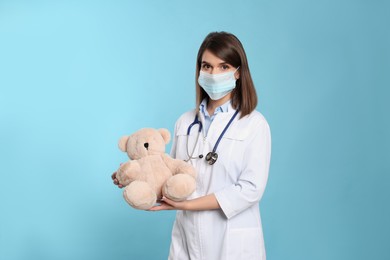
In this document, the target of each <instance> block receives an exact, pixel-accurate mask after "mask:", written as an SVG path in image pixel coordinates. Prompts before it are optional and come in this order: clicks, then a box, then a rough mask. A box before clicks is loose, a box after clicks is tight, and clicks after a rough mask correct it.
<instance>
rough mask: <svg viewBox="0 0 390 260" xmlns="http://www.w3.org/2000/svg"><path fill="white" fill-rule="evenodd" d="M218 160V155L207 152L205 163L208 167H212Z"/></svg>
mask: <svg viewBox="0 0 390 260" xmlns="http://www.w3.org/2000/svg"><path fill="white" fill-rule="evenodd" d="M217 159H218V154H217V153H216V152H209V153H208V154H207V155H206V161H207V163H208V164H209V165H213V164H214V163H215V162H216V161H217Z"/></svg>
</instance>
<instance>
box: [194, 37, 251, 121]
mask: <svg viewBox="0 0 390 260" xmlns="http://www.w3.org/2000/svg"><path fill="white" fill-rule="evenodd" d="M205 50H208V51H210V52H211V53H212V54H214V55H215V56H217V57H218V58H220V59H222V60H224V61H225V62H227V63H228V64H230V65H232V66H233V67H235V68H237V67H240V69H239V72H240V77H239V79H238V80H237V81H236V87H235V88H234V90H233V91H232V98H231V102H232V107H233V108H234V109H239V110H240V112H241V117H244V116H246V115H248V114H249V113H251V112H252V111H253V110H254V109H255V108H256V106H257V94H256V89H255V86H254V84H253V81H252V77H251V74H250V71H249V66H248V61H247V58H246V54H245V51H244V47H243V46H242V44H241V42H240V40H239V39H238V38H237V37H236V36H234V35H233V34H231V33H227V32H212V33H210V34H209V35H207V37H206V38H205V39H204V41H203V43H202V45H201V46H200V48H199V51H198V57H197V60H196V105H197V106H196V107H199V105H200V103H201V102H202V100H203V99H204V98H206V99H207V100H208V99H209V96H208V95H207V93H206V92H205V91H204V90H203V88H201V86H200V85H199V83H198V77H199V71H200V69H201V64H202V56H203V53H204V52H205Z"/></svg>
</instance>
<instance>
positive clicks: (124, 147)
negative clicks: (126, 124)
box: [118, 135, 129, 152]
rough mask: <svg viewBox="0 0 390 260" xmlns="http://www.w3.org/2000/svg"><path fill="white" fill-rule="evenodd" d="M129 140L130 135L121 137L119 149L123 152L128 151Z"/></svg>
mask: <svg viewBox="0 0 390 260" xmlns="http://www.w3.org/2000/svg"><path fill="white" fill-rule="evenodd" d="M128 140H129V136H128V135H125V136H122V137H121V139H119V142H118V147H119V149H120V150H121V151H122V152H126V151H127V141H128Z"/></svg>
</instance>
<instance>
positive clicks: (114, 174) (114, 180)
mask: <svg viewBox="0 0 390 260" xmlns="http://www.w3.org/2000/svg"><path fill="white" fill-rule="evenodd" d="M122 164H123V163H121V164H120V165H119V166H121V165H122ZM111 179H112V181H113V183H114V184H115V185H116V186H118V188H120V189H122V188H123V187H124V186H123V185H122V184H120V183H119V181H118V179H117V178H116V172H114V173H113V174H112V175H111Z"/></svg>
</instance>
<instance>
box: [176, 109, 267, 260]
mask: <svg viewBox="0 0 390 260" xmlns="http://www.w3.org/2000/svg"><path fill="white" fill-rule="evenodd" d="M195 112H196V111H195V110H193V111H189V112H187V113H185V114H183V115H182V116H181V117H180V118H179V119H178V121H177V122H176V126H175V133H174V139H173V144H172V151H171V156H172V157H174V158H177V159H183V160H184V159H187V158H188V156H187V145H186V142H187V129H188V126H189V125H190V124H191V123H192V122H193V121H194V118H195ZM234 112H235V110H234V109H233V108H232V107H231V105H229V107H228V110H227V112H225V113H218V114H217V115H216V116H215V118H214V120H213V122H212V124H211V126H210V128H209V131H208V134H207V136H204V133H201V135H200V137H199V139H198V144H197V146H196V149H195V152H194V156H197V155H199V154H203V156H204V157H203V159H192V160H190V162H191V164H192V165H193V166H194V167H195V168H196V170H197V174H198V176H197V188H196V191H195V192H194V193H193V194H192V195H191V197H190V199H191V198H197V197H200V196H204V195H207V194H211V193H214V194H215V196H216V198H217V200H218V203H219V205H220V206H221V209H220V210H205V211H181V210H179V211H177V215H176V220H175V223H174V226H173V230H172V242H171V248H170V253H169V259H170V260H186V259H191V260H198V259H199V260H200V259H202V260H225V259H226V260H238V259H245V260H252V259H254V260H265V259H266V255H265V248H264V240H263V231H262V225H261V218H260V211H259V201H260V199H261V197H262V195H263V192H264V189H265V186H266V183H267V179H268V169H269V163H270V156H271V135H270V129H269V126H268V123H267V121H266V120H265V118H264V117H263V116H262V115H261V114H260V113H259V112H258V111H253V112H252V113H251V114H249V115H247V116H245V117H243V118H241V119H239V117H240V113H239V114H238V115H237V117H236V118H235V119H234V121H233V122H232V124H231V125H230V127H229V128H228V130H227V131H226V133H225V135H224V136H223V138H222V140H221V142H220V143H219V146H218V148H217V153H218V160H217V162H216V163H215V164H214V165H212V166H211V165H208V164H207V162H206V161H205V156H206V154H207V153H208V152H210V151H212V149H213V147H214V145H215V143H216V142H217V139H218V137H219V136H220V134H221V132H222V131H223V129H224V128H225V126H226V125H227V123H228V122H229V120H230V119H231V117H232V116H233V114H234ZM199 119H200V120H201V122H202V123H203V122H204V116H203V114H202V113H199ZM203 124H204V123H203ZM197 134H198V126H194V127H193V128H192V129H191V133H190V135H189V136H188V150H189V152H190V153H191V151H192V149H193V147H194V145H195V142H196V136H197Z"/></svg>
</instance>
